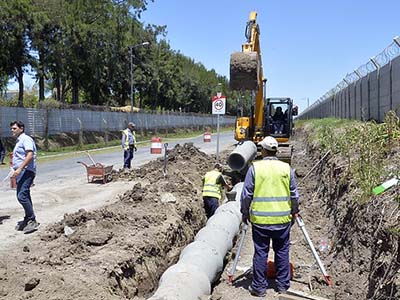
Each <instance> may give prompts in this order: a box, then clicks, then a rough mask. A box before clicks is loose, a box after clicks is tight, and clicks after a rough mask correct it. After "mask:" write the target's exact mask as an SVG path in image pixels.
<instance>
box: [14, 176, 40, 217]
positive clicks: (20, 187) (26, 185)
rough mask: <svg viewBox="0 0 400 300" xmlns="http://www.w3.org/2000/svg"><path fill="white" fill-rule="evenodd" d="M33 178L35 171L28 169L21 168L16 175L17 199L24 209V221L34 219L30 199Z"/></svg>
mask: <svg viewBox="0 0 400 300" xmlns="http://www.w3.org/2000/svg"><path fill="white" fill-rule="evenodd" d="M34 179H35V173H34V172H32V171H28V170H23V171H22V172H21V174H19V175H18V176H17V199H18V201H19V203H21V205H22V207H23V208H24V210H25V217H24V220H26V221H31V220H35V219H36V217H35V213H34V212H33V205H32V199H31V185H32V183H33V180H34Z"/></svg>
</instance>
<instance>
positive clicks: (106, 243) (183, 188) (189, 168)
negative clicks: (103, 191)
mask: <svg viewBox="0 0 400 300" xmlns="http://www.w3.org/2000/svg"><path fill="white" fill-rule="evenodd" d="M213 161H215V159H212V158H211V157H210V156H208V155H206V154H205V153H202V152H200V151H199V150H198V149H197V148H195V147H194V146H193V145H192V144H185V145H183V146H180V145H177V146H176V147H175V148H174V149H172V150H170V151H169V152H168V163H167V168H166V170H167V172H166V174H165V173H164V172H163V168H164V161H163V160H162V159H158V160H156V161H153V162H150V163H148V164H146V165H144V166H143V167H141V168H140V169H135V170H129V171H122V172H120V173H119V178H120V179H121V180H122V179H123V180H135V181H138V182H139V183H137V184H136V185H135V186H134V187H133V189H131V190H128V191H127V192H125V193H124V194H123V195H121V196H120V199H119V201H117V202H115V203H113V204H111V205H109V206H105V207H103V208H101V209H99V210H95V211H91V212H88V211H85V210H79V211H78V212H76V213H74V214H67V215H65V217H64V219H63V220H62V221H60V222H58V223H56V224H54V225H52V226H48V227H47V228H46V229H45V230H44V233H42V234H40V235H39V236H37V237H32V239H31V240H30V241H29V242H26V244H25V245H23V246H21V248H18V249H15V251H14V253H10V254H9V255H8V256H7V257H5V258H4V259H2V263H1V264H0V296H2V297H6V298H7V299H28V298H30V299H38V300H44V299H46V300H49V299H52V300H56V299H121V297H122V298H128V299H129V298H133V297H135V296H137V297H145V296H147V295H149V294H150V293H151V292H152V291H153V290H154V289H155V288H156V287H157V284H158V278H159V276H160V275H161V274H162V273H163V271H165V269H166V268H167V267H168V266H169V265H171V264H173V263H175V262H176V261H177V259H178V257H179V254H180V252H181V250H182V248H183V247H184V246H185V245H187V244H188V243H189V242H191V241H192V239H193V237H194V235H195V233H196V232H197V231H198V230H199V229H200V228H201V227H203V226H204V224H205V221H206V219H205V215H204V211H203V203H202V200H201V175H203V174H204V173H205V171H206V170H209V169H210V168H211V167H212V164H213V163H212V162H213ZM127 184H128V183H127ZM25 289H26V291H25Z"/></svg>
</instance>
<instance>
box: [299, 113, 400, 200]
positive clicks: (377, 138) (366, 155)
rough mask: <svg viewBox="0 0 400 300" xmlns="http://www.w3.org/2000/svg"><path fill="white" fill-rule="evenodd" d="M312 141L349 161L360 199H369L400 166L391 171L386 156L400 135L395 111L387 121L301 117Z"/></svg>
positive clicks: (325, 150)
mask: <svg viewBox="0 0 400 300" xmlns="http://www.w3.org/2000/svg"><path fill="white" fill-rule="evenodd" d="M296 125H297V127H303V128H304V129H305V131H306V132H307V134H308V135H309V140H310V142H311V143H314V144H316V145H318V147H319V149H320V151H321V152H327V151H331V153H332V154H333V155H336V156H339V157H341V158H342V160H344V161H345V163H346V165H347V168H346V169H347V174H346V175H348V178H350V180H351V182H350V184H351V185H353V186H355V187H356V189H357V190H358V191H359V192H358V199H359V200H361V201H364V200H367V199H369V197H370V196H371V193H372V189H373V188H374V187H375V186H376V185H379V184H380V183H382V181H383V180H385V179H387V178H388V177H390V176H393V175H395V173H396V172H397V173H398V172H399V170H393V168H392V169H391V171H388V170H389V169H390V168H386V165H385V164H386V159H387V156H388V154H389V153H391V152H392V151H393V150H394V148H395V147H398V141H399V138H400V123H399V118H398V117H397V115H396V113H395V112H389V113H388V114H387V115H386V118H385V122H384V123H382V124H377V123H375V122H360V121H355V120H344V119H333V118H327V119H318V120H307V121H300V122H298V123H297V124H296Z"/></svg>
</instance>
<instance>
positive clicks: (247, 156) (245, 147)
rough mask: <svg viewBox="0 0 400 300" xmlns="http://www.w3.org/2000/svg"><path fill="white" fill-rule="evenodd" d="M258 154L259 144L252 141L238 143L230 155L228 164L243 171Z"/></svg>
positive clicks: (233, 168) (236, 169)
mask: <svg viewBox="0 0 400 300" xmlns="http://www.w3.org/2000/svg"><path fill="white" fill-rule="evenodd" d="M256 155H257V146H256V145H255V144H254V143H253V142H251V141H244V142H243V143H241V144H239V145H237V147H236V148H235V150H233V151H232V153H231V154H230V155H229V157H228V165H229V167H231V169H232V170H234V171H241V170H243V169H244V168H246V167H247V165H248V163H249V162H251V161H253V159H254V158H255V157H256Z"/></svg>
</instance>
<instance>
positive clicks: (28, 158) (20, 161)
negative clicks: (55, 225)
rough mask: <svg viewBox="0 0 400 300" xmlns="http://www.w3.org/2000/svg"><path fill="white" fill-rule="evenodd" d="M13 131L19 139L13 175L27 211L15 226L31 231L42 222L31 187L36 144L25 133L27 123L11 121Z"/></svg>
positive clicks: (19, 229) (14, 156) (21, 229)
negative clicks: (37, 213)
mask: <svg viewBox="0 0 400 300" xmlns="http://www.w3.org/2000/svg"><path fill="white" fill-rule="evenodd" d="M10 128H11V133H12V135H13V137H15V138H16V139H17V142H16V144H15V147H14V150H13V159H12V168H13V169H14V173H13V174H12V175H11V177H15V178H16V182H17V199H18V201H19V203H21V205H22V207H23V208H24V211H25V217H24V219H23V220H22V221H19V222H18V223H17V226H16V227H15V229H16V230H18V231H23V232H24V233H31V232H34V231H36V230H37V229H38V228H39V226H40V223H38V222H37V221H36V216H35V213H34V211H33V205H32V199H31V193H30V188H31V185H32V184H33V180H34V178H35V175H36V145H35V142H34V141H33V139H32V138H31V137H30V136H28V135H27V134H25V132H24V131H25V125H24V123H22V122H21V121H13V122H11V123H10Z"/></svg>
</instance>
